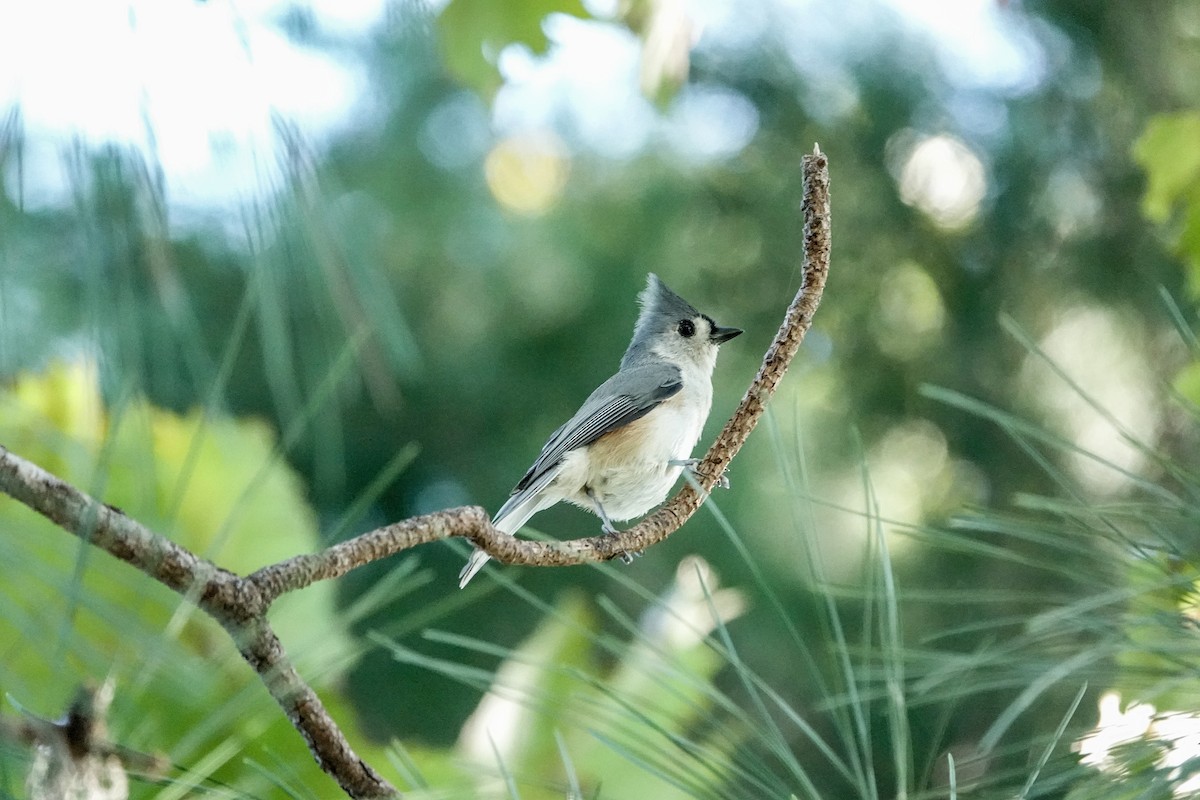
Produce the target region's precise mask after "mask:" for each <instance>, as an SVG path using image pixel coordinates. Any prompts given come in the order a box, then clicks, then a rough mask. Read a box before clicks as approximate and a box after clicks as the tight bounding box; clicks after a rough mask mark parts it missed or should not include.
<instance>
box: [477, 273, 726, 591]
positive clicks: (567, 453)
mask: <svg viewBox="0 0 1200 800" xmlns="http://www.w3.org/2000/svg"><path fill="white" fill-rule="evenodd" d="M638 300H639V301H640V302H641V305H642V311H641V314H639V315H638V319H637V324H636V325H635V326H634V329H633V341H631V342H630V343H629V349H628V350H626V351H625V355H624V356H622V357H621V368H620V369H619V370H617V374H616V375H613V376H612V377H611V378H609V379H608V380H606V381H605V382H604V383H602V384H600V387H599V388H598V389H596V391H594V392H592V394H591V396H590V397H588V399H587V400H585V401H584V403H583V407H582V408H580V409H579V411H577V412H576V413H575V416H573V417H571V419H570V420H568V422H567V424H565V425H563V426H562V427H561V428H559V429H558V430H556V431H555V432H554V433H553V434H552V435H551V436H550V441H548V442H546V445H545V447H543V448H542V452H541V454H540V455H539V456H538V457H537V460H536V461H534V462H533V466H532V467H530V468H529V471H528V472H526V473H525V477H523V478H521V480H520V482H519V483H517V486H516V488H515V489H513V493H512V496H511V497H509V498H508V502H506V503H505V504H504V505H503V506H501V508H500V510H499V511H497V512H496V516H495V517H493V518H492V525H493V526H495V527H496V528H497V529H499V530H501V531H504V532H505V533H508V534H514V533H516V532H517V531H518V530H520V528H521V526H522V525H524V524H525V521H526V520H528V519H529V518H530V517H532V516H533V515H534V514H536V513H537V512H539V511H541V510H543V509H545V508H549V507H550V506H552V505H554V504H555V503H558V502H560V501H562V500H566V501H568V502H570V503H574V504H575V505H577V506H579V507H581V508H584V509H587V510H588V511H592V512H594V513H595V514H596V515H597V516H599V517H600V520H601V529H602V530H603V531H604V532H605V533H608V534H615V533H616V528H615V527H613V523H612V521H613V520H627V519H632V518H633V517H637V516H640V515H642V514H644V513H646V512H647V511H649V510H650V509H651V508H653V507H654V506H656V505H658V504H659V503H661V502H662V501H663V500H664V499H666V496H667V493H668V492H670V491H671V487H672V486H674V485H675V481H676V479H678V477H679V472H680V470H681V469H682V468H684V467H687V468H689V469H692V468H694V467H695V464H696V461H695V460H694V459H691V458H689V456H690V455H691V452H692V448H693V447H695V446H696V442H697V441H699V439H700V433H701V431H702V429H703V428H704V421H705V420H706V419H707V418H708V410H709V408H710V407H711V406H712V372H713V367H714V366H716V363H717V345H719V344H721V343H722V342H727V341H729V340H730V339H732V338H733V337H735V336H737V335H738V334H739V333H741V332H742V331H741V330H739V329H738V328H722V327H720V326H719V325H717V323H715V322H713V320H712V317H710V316H708V315H707V314H701V313H700V312H699V311H697V310H696V309H695V308H693V307H692V306H691V304H690V303H688V302H687V301H686V300H684V299H683V298H682V297H680V296H679V295H677V294H675V293H674V292H672V291H671V290H670V289H668V288H667V287H666V286H665V285H664V284H663V282H662V281H660V280H659V279H658V276H657V275H654V274H651V275H650V277H649V279H648V281H647V283H646V288H645V290H643V291H642V293H641V294H640V295H639V296H638ZM623 558H625V560H626V561H628V560H629V557H628V555H626V556H623ZM487 560H488V554H487V553H485V552H483V551H482V550H476V551H475V552H474V553H472V554H471V559H470V560H469V561H468V562H467V565H466V566H465V567H463V570H462V572H460V573H459V575H458V585H459V587H462V586H466V585H467V581H469V580H471V578H472V577H474V575H475V573H476V572H478V571H479V570H480V569H482V568H483V565H484V564H485V563H486V562H487Z"/></svg>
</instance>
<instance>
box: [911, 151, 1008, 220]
mask: <svg viewBox="0 0 1200 800" xmlns="http://www.w3.org/2000/svg"><path fill="white" fill-rule="evenodd" d="M986 191H987V177H986V175H985V173H984V168H983V162H982V161H980V159H979V156H977V155H976V154H975V151H973V150H972V149H971V148H969V147H967V145H966V144H964V143H963V142H962V141H961V140H960V139H957V138H955V137H953V136H947V135H945V134H940V135H938V136H929V137H925V138H923V139H919V140H917V141H916V142H915V143H914V145H913V146H912V148H911V149H910V150H909V151H908V153H907V154H906V157H905V158H904V162H903V166H902V167H901V169H900V199H901V200H903V201H904V203H905V204H906V205H910V206H913V207H914V208H917V209H919V210H921V211H922V212H924V213H925V214H927V215H928V216H929V217H930V219H932V220H933V221H934V223H935V224H937V225H938V226H939V227H942V228H947V229H951V230H953V229H957V228H962V227H964V226H966V225H967V224H968V223H970V222H971V220H973V219H975V217H976V215H977V214H978V213H979V205H980V203H981V202H982V201H983V196H984V194H985V193H986Z"/></svg>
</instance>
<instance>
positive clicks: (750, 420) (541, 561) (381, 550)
mask: <svg viewBox="0 0 1200 800" xmlns="http://www.w3.org/2000/svg"><path fill="white" fill-rule="evenodd" d="M801 169H802V173H803V181H804V197H803V200H802V202H801V210H802V214H803V218H804V255H803V257H804V262H803V270H802V272H803V276H802V279H801V284H800V289H799V290H798V292H797V294H796V297H795V299H794V300H793V301H792V303H791V305H790V306H789V307H788V310H787V314H786V315H785V316H784V320H783V323H782V324H781V325H780V327H779V332H778V333H777V334H776V335H775V340H774V341H773V342H772V343H771V346H770V348H768V350H767V353H766V355H765V356H763V362H762V366H761V367H759V370H758V374H757V375H755V377H754V380H753V381H752V382H751V384H750V387H749V388H748V389H747V390H746V393H745V395H744V396H743V397H742V401H741V403H740V404H739V405H738V407H737V410H736V411H735V412H734V413H733V416H732V417H730V419H729V422H727V423H726V424H725V428H724V429H723V430H722V431H721V434H720V436H718V437H717V440H716V441H715V442H714V443H713V445H712V447H710V448H709V450H708V454H707V455H706V456H705V457H704V459H703V460H702V461H701V462H700V464H699V465H698V471H699V473H700V474H701V476H702V477H701V479H700V481H699V487H700V491H697V490H696V489H695V488H694V487H692V486H691V485H690V484H689V485H687V486H684V487H683V489H682V490H681V491H680V492H679V494H677V495H676V496H675V497H673V498H672V499H671V500H669V501H668V502H667V503H666V504H665V505H663V506H662V507H661V508H660V509H658V511H656V512H654V513H653V514H651V515H650V516H648V517H646V518H644V519H643V520H642V521H641V522H639V523H638V524H637V525H634V526H633V527H631V528H629V529H627V530H624V531H621V532H620V533H619V534H617V535H616V536H608V535H600V536H593V537H589V538H583V539H571V540H567V541H555V542H539V541H529V540H525V539H517V538H514V537H512V536H510V535H508V534H507V533H502V532H500V531H498V530H496V529H495V528H493V527H492V526H491V523H490V521H489V519H488V514H487V512H486V511H484V510H483V509H482V508H479V507H478V506H464V507H462V508H453V509H448V510H446V511H439V512H436V513H433V514H426V515H424V516H420V517H412V518H410V519H406V520H403V521H401V522H396V523H393V524H391V525H387V526H384V527H382V528H378V529H376V530H374V531H371V532H369V533H364V534H362V535H361V536H358V537H356V538H354V539H349V540H347V541H345V542H342V543H340V544H337V545H334V546H333V547H330V548H329V549H327V550H324V551H322V552H320V553H316V554H313V555H304V556H297V557H296V558H292V559H289V560H287V561H283V562H281V563H279V564H273V565H271V566H269V567H265V568H263V569H261V570H259V571H258V572H256V573H254V574H253V575H251V576H250V578H249V580H251V581H253V582H254V583H256V584H257V585H258V587H259V591H260V592H261V593H262V595H263V597H265V598H267V600H268V602H270V600H273V599H274V598H276V597H278V596H279V595H281V594H283V593H284V592H288V591H293V590H295V589H300V588H303V587H304V586H308V585H309V584H311V583H313V582H315V581H319V580H326V579H329V578H336V577H339V576H341V575H345V574H346V573H347V572H349V571H350V570H352V569H355V568H357V567H360V566H363V565H365V564H369V563H371V562H372V561H376V560H378V559H380V558H385V557H387V556H389V555H392V554H394V553H398V552H400V551H402V550H406V549H408V548H410V547H414V546H416V545H418V544H424V543H426V542H432V541H437V540H438V539H445V538H449V537H451V536H462V537H464V538H467V539H470V540H471V542H472V543H473V544H474V545H475V546H476V547H478V548H480V549H481V550H485V551H486V552H487V553H488V554H489V555H490V556H491V557H492V558H493V559H495V560H496V561H498V562H500V563H502V564H524V565H528V566H539V567H565V566H571V565H575V564H583V563H586V562H590V561H608V560H610V559H613V558H616V557H618V556H620V555H621V554H622V553H626V552H631V551H641V550H645V549H646V548H647V547H650V546H651V545H654V544H658V543H659V542H661V541H662V540H663V539H665V538H667V537H668V536H670V535H671V534H672V533H674V532H675V531H676V530H678V529H679V528H680V526H682V525H683V523H684V522H686V521H687V520H688V518H689V517H691V516H692V514H694V513H696V510H697V509H698V508H699V507H700V504H701V503H702V502H703V500H704V497H705V496H707V494H708V493H709V492H710V491H712V488H713V486H714V485H715V484H716V482H717V480H719V478H720V476H721V475H723V474H724V473H725V469H726V467H728V466H729V463H730V462H731V461H732V460H733V457H734V456H735V455H737V452H738V450H740V449H741V447H742V445H743V444H745V443H746V439H747V437H748V436H749V435H750V432H751V431H753V430H754V428H755V426H756V425H757V424H758V421H759V419H760V418H761V417H762V415H763V411H765V410H766V404H767V401H768V400H769V399H770V398H771V395H773V394H774V393H775V389H776V388H777V387H778V386H779V381H780V380H781V379H782V378H783V375H784V373H785V372H787V368H788V365H789V364H791V361H792V358H793V357H794V356H795V355H796V352H797V350H799V348H800V343H801V342H802V341H803V340H804V336H805V335H806V334H807V333H808V329H809V328H810V327H811V325H812V319H813V314H815V313H816V310H817V306H818V305H819V304H820V302H821V295H822V293H823V292H824V290H825V279H826V277H827V276H828V274H829V256H830V245H831V240H830V227H829V217H830V205H829V163H828V160H827V159H826V157H825V154H824V153H822V152H821V151H820V148H818V147H814V148H813V152H812V154H811V155H806V156H804V157H803V159H802V164H801Z"/></svg>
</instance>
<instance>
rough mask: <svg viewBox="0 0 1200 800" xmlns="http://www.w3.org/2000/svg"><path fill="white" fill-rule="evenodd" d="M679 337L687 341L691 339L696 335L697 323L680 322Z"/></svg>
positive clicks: (685, 320)
mask: <svg viewBox="0 0 1200 800" xmlns="http://www.w3.org/2000/svg"><path fill="white" fill-rule="evenodd" d="M678 330H679V335H680V336H682V337H683V338H685V339H690V338H692V337H693V336H695V335H696V323H694V322H692V321H691V320H690V319H681V320H679V329H678Z"/></svg>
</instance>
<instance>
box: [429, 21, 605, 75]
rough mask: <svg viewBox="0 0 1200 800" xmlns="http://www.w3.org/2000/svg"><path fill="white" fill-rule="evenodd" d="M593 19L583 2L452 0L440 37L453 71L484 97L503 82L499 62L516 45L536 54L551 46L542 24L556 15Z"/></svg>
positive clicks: (445, 56) (439, 27)
mask: <svg viewBox="0 0 1200 800" xmlns="http://www.w3.org/2000/svg"><path fill="white" fill-rule="evenodd" d="M555 13H558V14H570V15H571V16H574V17H580V18H583V19H587V18H589V15H588V13H587V11H586V10H585V9H584V7H583V3H582V2H580V0H515V1H514V2H505V3H495V2H492V1H491V0H451V2H450V4H449V5H447V6H446V7H445V8H444V9H443V10H442V13H441V15H440V16H439V17H438V38H439V40H440V41H441V46H442V54H443V60H444V61H445V63H446V66H447V67H448V68H449V69H450V72H451V73H452V74H453V75H454V76H455V77H456V78H457V79H458V80H460V81H462V82H463V83H465V84H467V85H468V86H470V87H471V88H473V89H474V90H475V91H477V92H479V93H480V94H481V95H483V96H484V97H491V96H492V94H494V93H495V91H496V89H497V88H499V86H500V82H501V81H500V73H499V72H498V71H497V67H496V60H497V59H498V58H499V56H500V52H501V51H502V50H504V48H505V47H507V46H509V45H510V44H523V45H525V46H526V47H528V48H529V49H530V50H532V51H533V52H534V53H538V54H541V53H545V52H546V50H547V48H548V47H549V45H550V40H549V39H548V38H547V37H546V32H545V30H543V28H542V22H543V20H545V19H546V17H548V16H549V15H550V14H555Z"/></svg>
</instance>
